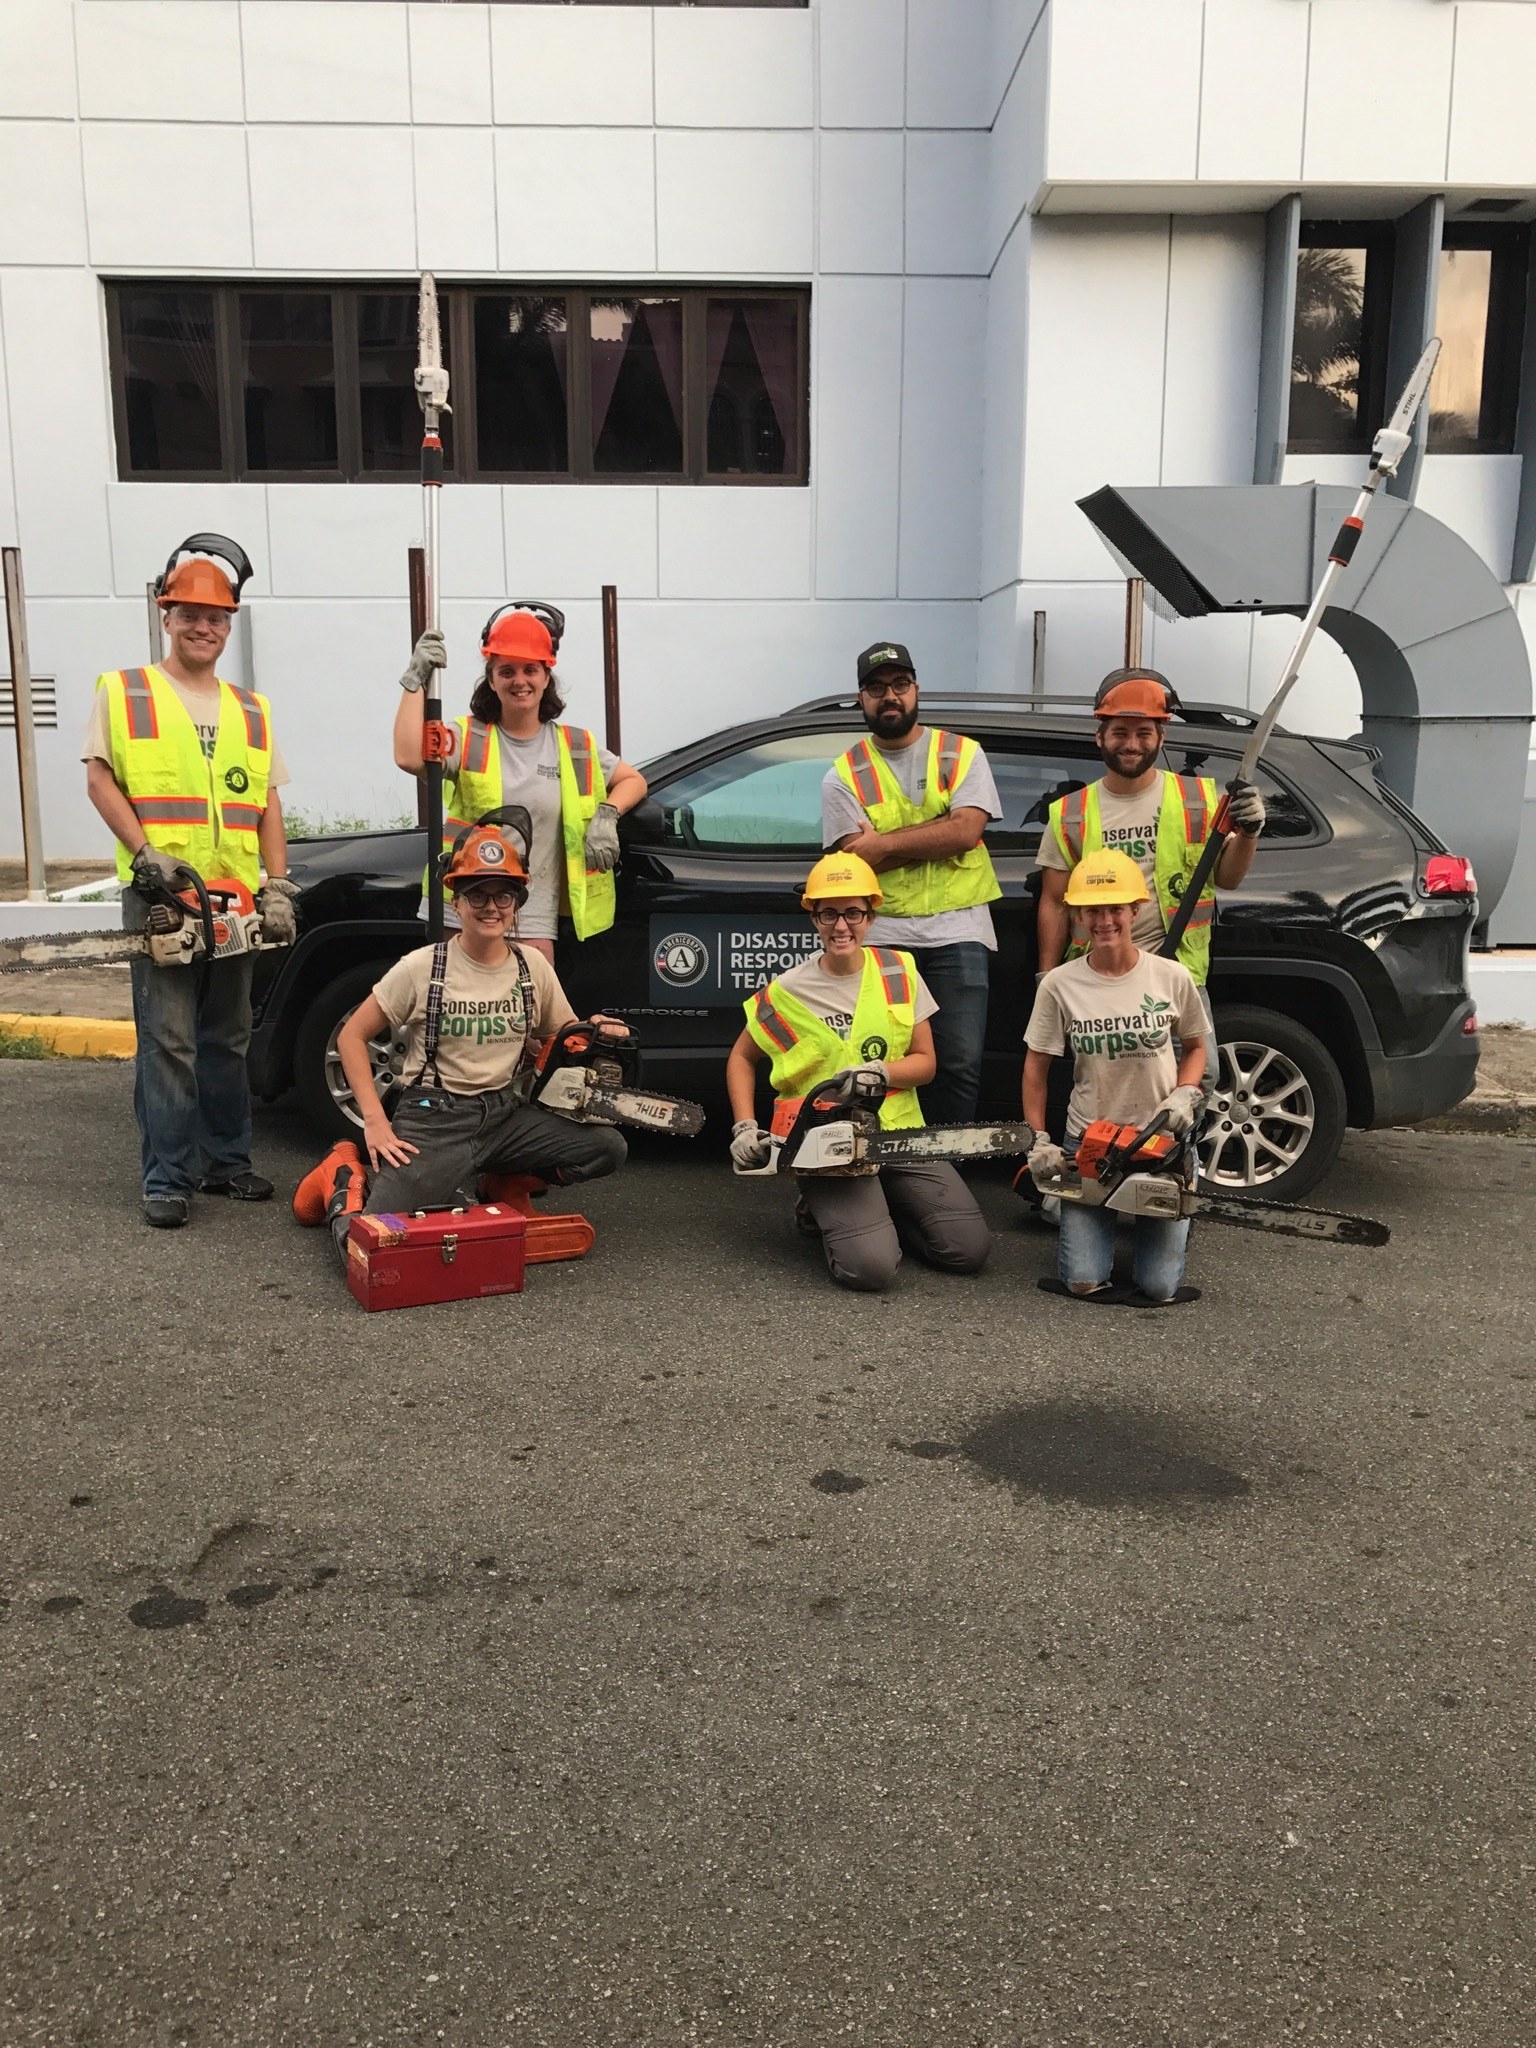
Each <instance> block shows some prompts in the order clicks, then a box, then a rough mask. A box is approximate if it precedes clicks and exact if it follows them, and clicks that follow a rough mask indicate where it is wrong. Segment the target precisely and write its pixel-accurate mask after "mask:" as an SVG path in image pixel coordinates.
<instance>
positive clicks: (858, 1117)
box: [733, 1067, 1032, 1177]
mask: <svg viewBox="0 0 1536 2048" xmlns="http://www.w3.org/2000/svg"><path fill="white" fill-rule="evenodd" d="M885 1097H886V1083H885V1082H884V1081H883V1080H882V1079H881V1078H880V1076H879V1075H878V1074H875V1073H870V1072H868V1071H867V1070H859V1069H855V1068H852V1067H849V1068H845V1069H844V1070H843V1071H842V1072H841V1073H838V1074H833V1075H832V1077H831V1078H830V1079H829V1080H826V1081H823V1082H822V1083H821V1085H820V1086H819V1087H817V1088H813V1089H812V1090H811V1092H810V1094H809V1095H802V1096H799V1097H797V1098H795V1099H794V1100H792V1101H784V1102H780V1103H778V1104H777V1105H776V1106H775V1109H774V1112H773V1124H772V1127H771V1128H770V1130H769V1133H768V1142H769V1145H770V1147H771V1150H770V1152H769V1155H768V1161H767V1164H766V1165H764V1166H737V1167H735V1168H734V1169H733V1170H734V1171H735V1172H736V1173H738V1174H741V1175H743V1176H746V1177H758V1176H761V1175H765V1174H774V1173H822V1174H861V1173H862V1174H869V1173H878V1172H879V1171H880V1169H881V1167H882V1166H922V1165H926V1164H928V1163H930V1162H931V1161H933V1160H937V1159H995V1158H998V1157H1000V1156H1001V1155H1003V1154H1005V1153H1009V1152H1026V1151H1028V1149H1029V1144H1030V1138H1031V1135H1032V1134H1031V1132H1030V1129H1029V1126H1028V1125H1027V1124H937V1125H930V1124H919V1125H917V1126H915V1127H913V1128H910V1129H903V1130H887V1129H885V1128H884V1127H883V1126H882V1125H881V1123H880V1105H881V1104H882V1103H883V1102H884V1100H885Z"/></svg>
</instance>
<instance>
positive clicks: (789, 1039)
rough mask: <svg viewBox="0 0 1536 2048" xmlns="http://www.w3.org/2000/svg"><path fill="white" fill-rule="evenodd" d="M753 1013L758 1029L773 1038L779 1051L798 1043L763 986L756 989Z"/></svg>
mask: <svg viewBox="0 0 1536 2048" xmlns="http://www.w3.org/2000/svg"><path fill="white" fill-rule="evenodd" d="M755 1015H756V1018H757V1023H758V1027H759V1029H760V1030H761V1031H762V1032H763V1034H764V1036H765V1037H768V1038H771V1039H772V1040H773V1042H774V1044H775V1045H776V1046H777V1047H778V1049H779V1051H780V1052H788V1051H789V1049H790V1047H791V1046H793V1045H795V1044H796V1043H798V1037H797V1034H796V1032H795V1031H794V1030H793V1028H792V1027H791V1026H790V1024H789V1023H788V1022H787V1021H786V1019H784V1018H783V1017H781V1016H780V1015H779V1013H778V1011H777V1010H776V1009H775V1008H774V1007H773V1004H772V1003H771V1002H770V1001H769V999H768V991H767V989H765V988H764V989H759V990H758V994H757V1009H756V1012H755Z"/></svg>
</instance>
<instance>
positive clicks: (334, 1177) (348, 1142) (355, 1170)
mask: <svg viewBox="0 0 1536 2048" xmlns="http://www.w3.org/2000/svg"><path fill="white" fill-rule="evenodd" d="M344 1170H345V1171H347V1174H348V1181H347V1184H348V1185H349V1186H351V1185H354V1184H357V1183H359V1182H360V1183H361V1185H362V1186H363V1188H364V1189H366V1187H367V1177H366V1174H365V1173H364V1169H363V1160H362V1154H361V1153H360V1152H359V1151H358V1149H357V1146H356V1145H355V1144H354V1143H353V1141H352V1139H350V1138H341V1139H338V1140H337V1142H336V1143H335V1144H334V1145H333V1146H332V1147H331V1149H330V1151H329V1152H327V1153H326V1155H325V1157H324V1158H323V1159H322V1160H321V1162H320V1164H319V1165H318V1166H315V1167H311V1169H310V1171H309V1172H308V1173H306V1174H305V1176H304V1178H303V1179H302V1180H301V1181H300V1182H299V1184H298V1186H297V1187H296V1188H295V1189H294V1191H293V1213H294V1215H295V1216H296V1217H297V1219H298V1221H299V1222H300V1223H303V1224H305V1225H306V1226H308V1227H310V1228H313V1227H314V1226H315V1225H316V1224H319V1223H323V1222H324V1221H325V1219H326V1214H327V1212H328V1210H329V1208H330V1203H331V1197H332V1195H334V1194H335V1192H336V1188H337V1184H338V1179H339V1176H340V1175H341V1174H342V1172H343V1171H344ZM248 1199H249V1198H248ZM357 1206H358V1208H359V1209H361V1207H362V1203H361V1202H359V1203H358V1205H357Z"/></svg>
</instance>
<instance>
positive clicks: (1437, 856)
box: [1419, 853, 1477, 896]
mask: <svg viewBox="0 0 1536 2048" xmlns="http://www.w3.org/2000/svg"><path fill="white" fill-rule="evenodd" d="M1419 886H1420V887H1421V888H1422V889H1423V891H1424V894H1425V895H1426V896H1475V895H1476V894H1477V877H1476V875H1474V874H1473V872H1472V863H1471V861H1469V860H1468V859H1467V858H1466V856H1465V855H1464V854H1460V853H1432V854H1431V855H1430V857H1429V859H1428V860H1427V861H1426V862H1425V863H1424V879H1423V881H1422V882H1421V883H1420V885H1419Z"/></svg>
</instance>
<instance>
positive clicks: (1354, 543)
mask: <svg viewBox="0 0 1536 2048" xmlns="http://www.w3.org/2000/svg"><path fill="white" fill-rule="evenodd" d="M1439 353H1440V343H1439V341H1438V340H1432V341H1431V342H1430V344H1429V346H1428V347H1427V348H1426V349H1425V351H1424V353H1423V355H1421V356H1420V357H1419V360H1418V362H1417V363H1416V364H1415V365H1414V371H1413V375H1412V376H1411V377H1410V378H1409V379H1408V382H1407V383H1406V384H1405V385H1404V387H1403V395H1402V397H1401V398H1400V399H1399V400H1398V401H1397V410H1396V412H1394V413H1393V415H1392V417H1391V419H1390V420H1389V421H1388V422H1387V424H1386V425H1385V426H1384V427H1383V428H1382V429H1381V430H1380V432H1379V433H1378V434H1377V436H1376V439H1375V440H1374V441H1373V442H1372V443H1371V466H1370V469H1369V470H1368V471H1367V473H1366V478H1365V482H1364V483H1363V484H1362V485H1361V487H1360V495H1359V497H1358V498H1356V500H1355V502H1354V506H1353V508H1352V509H1351V511H1350V513H1349V515H1348V516H1347V518H1345V520H1344V521H1343V523H1342V524H1341V525H1340V527H1339V530H1338V532H1337V534H1336V535H1335V536H1334V542H1333V546H1332V547H1331V548H1330V549H1329V551H1328V561H1327V564H1326V566H1325V567H1324V569H1323V573H1322V577H1321V579H1320V580H1319V582H1318V586H1317V589H1316V591H1315V592H1314V593H1313V597H1312V602H1311V603H1310V604H1309V605H1308V606H1307V609H1306V611H1305V613H1304V614H1303V616H1302V621H1301V628H1300V631H1299V632H1298V633H1297V635H1296V644H1295V645H1294V646H1293V647H1292V649H1291V652H1290V658H1289V660H1288V661H1287V662H1286V664H1285V669H1284V671H1283V673H1282V674H1281V677H1280V685H1279V688H1278V689H1277V690H1276V691H1275V694H1274V695H1273V697H1271V698H1270V700H1269V702H1268V704H1266V705H1265V707H1264V713H1263V716H1262V717H1261V718H1260V719H1259V721H1258V723H1257V724H1256V725H1255V726H1254V728H1253V731H1252V732H1251V733H1250V734H1249V736H1248V744H1247V746H1246V747H1244V749H1243V758H1242V760H1241V761H1240V762H1239V763H1238V767H1237V774H1236V775H1235V776H1234V777H1233V778H1232V780H1231V782H1229V783H1228V785H1227V793H1226V796H1224V797H1223V798H1222V800H1221V802H1220V804H1219V805H1218V806H1217V808H1216V816H1215V819H1214V821H1213V822H1212V826H1211V834H1210V837H1209V838H1208V839H1207V840H1206V842H1205V845H1204V846H1203V847H1202V848H1201V850H1200V858H1199V860H1198V861H1197V863H1196V864H1195V871H1194V873H1193V874H1192V875H1191V876H1190V878H1189V880H1188V881H1187V882H1186V883H1185V885H1184V894H1183V895H1182V896H1181V897H1180V899H1179V907H1178V909H1177V910H1176V911H1175V912H1174V914H1173V922H1172V923H1171V924H1170V925H1169V927H1168V929H1167V931H1166V932H1165V933H1164V934H1163V943H1162V944H1161V945H1160V946H1159V947H1158V949H1157V950H1158V952H1159V953H1161V954H1162V956H1163V958H1164V959H1165V960H1171V959H1172V958H1173V957H1174V955H1175V954H1176V953H1177V952H1178V950H1179V941H1180V940H1181V939H1182V938H1183V936H1184V931H1185V927H1186V926H1187V925H1188V923H1189V920H1190V919H1191V918H1192V917H1193V916H1194V914H1195V907H1196V905H1197V904H1198V903H1199V901H1200V897H1201V895H1202V893H1203V892H1204V890H1205V888H1206V885H1207V884H1208V883H1209V881H1210V879H1211V875H1212V873H1213V871H1214V869H1215V866H1216V863H1217V861H1218V860H1220V858H1221V849H1222V848H1223V846H1225V845H1226V843H1227V803H1228V798H1230V797H1232V796H1234V795H1235V794H1236V792H1237V791H1238V790H1239V789H1242V788H1243V787H1245V785H1247V784H1249V783H1251V782H1252V781H1253V777H1254V771H1255V770H1256V769H1257V767H1258V765H1259V757H1260V755H1261V754H1262V753H1263V752H1264V749H1265V747H1266V746H1267V745H1268V744H1269V736H1270V734H1271V733H1272V732H1273V731H1274V729H1275V720H1276V719H1277V718H1278V717H1279V716H1280V708H1281V706H1282V705H1283V704H1284V702H1285V700H1286V698H1287V697H1288V696H1289V695H1290V693H1291V685H1292V684H1293V683H1294V682H1295V680H1296V678H1297V677H1298V676H1299V675H1300V674H1301V664H1302V662H1303V660H1304V659H1305V658H1306V652H1307V649H1308V648H1309V647H1310V646H1311V645H1312V636H1313V634H1314V633H1315V632H1316V631H1317V629H1318V625H1319V624H1320V622H1321V620H1322V616H1323V613H1324V612H1325V611H1326V610H1327V609H1328V600H1329V598H1330V597H1331V596H1332V594H1333V587H1334V585H1335V584H1336V583H1337V582H1338V580H1339V578H1340V577H1341V576H1342V575H1343V573H1344V571H1345V570H1346V569H1347V568H1348V567H1349V565H1350V562H1351V560H1352V559H1353V557H1354V552H1355V549H1356V548H1357V547H1358V546H1359V543H1360V533H1361V529H1362V528H1363V527H1364V525H1365V515H1366V513H1367V512H1368V511H1369V510H1370V505H1371V500H1372V499H1373V498H1374V497H1375V495H1376V492H1377V490H1378V489H1379V487H1380V486H1381V484H1382V483H1383V482H1384V481H1385V479H1386V478H1387V477H1389V476H1396V474H1397V465H1398V464H1399V463H1400V462H1401V461H1402V459H1403V457H1404V456H1405V455H1406V454H1407V452H1408V449H1409V447H1410V445H1411V443H1412V441H1413V423H1414V420H1415V419H1416V418H1417V417H1418V412H1419V407H1420V406H1421V405H1422V404H1423V403H1424V400H1425V398H1426V397H1427V396H1428V394H1429V380H1430V378H1431V377H1432V376H1433V375H1434V369H1435V358H1436V357H1437V356H1438V355H1439Z"/></svg>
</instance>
